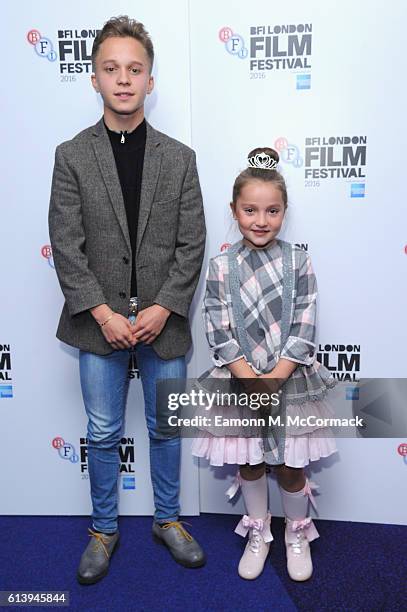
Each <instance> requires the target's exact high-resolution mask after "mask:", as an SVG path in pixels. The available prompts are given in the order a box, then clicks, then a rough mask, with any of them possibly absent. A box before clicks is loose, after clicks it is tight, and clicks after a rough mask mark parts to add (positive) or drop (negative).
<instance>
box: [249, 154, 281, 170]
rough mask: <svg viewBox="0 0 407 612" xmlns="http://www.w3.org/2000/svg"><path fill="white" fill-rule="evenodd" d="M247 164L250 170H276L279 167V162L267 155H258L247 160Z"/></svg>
mask: <svg viewBox="0 0 407 612" xmlns="http://www.w3.org/2000/svg"><path fill="white" fill-rule="evenodd" d="M247 163H248V164H249V167H250V168H260V169H261V170H274V169H275V168H276V166H277V163H278V162H277V161H276V160H275V159H274V158H273V157H271V155H268V154H267V153H257V155H253V157H248V158H247Z"/></svg>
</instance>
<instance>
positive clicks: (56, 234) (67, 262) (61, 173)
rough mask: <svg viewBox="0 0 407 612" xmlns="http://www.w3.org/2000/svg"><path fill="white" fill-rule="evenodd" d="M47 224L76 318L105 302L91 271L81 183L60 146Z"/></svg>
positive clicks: (60, 276) (56, 263)
mask: <svg viewBox="0 0 407 612" xmlns="http://www.w3.org/2000/svg"><path fill="white" fill-rule="evenodd" d="M48 222H49V235H50V240H51V246H52V255H53V258H54V263H55V270H56V273H57V276H58V280H59V283H60V285H61V289H62V292H63V294H64V296H65V300H66V304H67V307H68V311H69V314H70V315H71V316H74V315H76V314H78V313H80V312H83V311H84V310H88V309H89V308H93V307H94V306H98V305H99V304H104V303H106V299H105V296H104V295H103V291H102V289H101V287H100V285H99V283H98V281H97V279H96V277H95V275H94V274H93V272H92V271H91V270H90V269H89V265H88V258H87V256H86V252H85V232H84V228H83V223H82V210H81V196H80V193H79V187H78V181H77V179H76V177H75V175H74V173H73V171H72V169H71V168H70V167H69V165H68V163H67V161H66V159H65V157H64V154H63V151H62V150H61V146H58V147H57V149H56V152H55V165H54V172H53V177H52V186H51V199H50V206H49V215H48Z"/></svg>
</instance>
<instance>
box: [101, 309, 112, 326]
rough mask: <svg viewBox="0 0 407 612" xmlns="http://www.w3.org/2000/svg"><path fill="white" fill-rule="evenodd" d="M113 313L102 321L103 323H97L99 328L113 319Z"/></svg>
mask: <svg viewBox="0 0 407 612" xmlns="http://www.w3.org/2000/svg"><path fill="white" fill-rule="evenodd" d="M113 315H114V312H112V313H111V314H110V315H109V316H108V317H107V319H106V321H103V323H99V325H100V327H103V326H104V325H106V323H109V321H110V319H111V318H112V317H113Z"/></svg>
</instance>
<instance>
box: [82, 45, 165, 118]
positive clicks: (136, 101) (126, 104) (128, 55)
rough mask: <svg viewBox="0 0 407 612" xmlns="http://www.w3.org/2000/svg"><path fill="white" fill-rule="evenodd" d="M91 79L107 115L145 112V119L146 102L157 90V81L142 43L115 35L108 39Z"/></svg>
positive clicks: (97, 58)
mask: <svg viewBox="0 0 407 612" xmlns="http://www.w3.org/2000/svg"><path fill="white" fill-rule="evenodd" d="M91 79H92V85H93V87H94V89H95V90H96V91H97V92H98V93H100V94H101V96H102V98H103V102H104V106H105V112H106V110H108V111H110V112H111V113H113V114H116V115H121V116H123V115H125V116H129V115H135V114H136V113H137V112H140V111H141V114H142V115H143V116H144V112H143V108H144V100H145V97H146V95H147V94H149V93H151V92H152V90H153V87H154V79H153V77H152V76H151V75H150V61H149V58H148V55H147V52H146V50H145V49H144V47H143V45H142V44H141V43H140V42H139V41H138V40H135V39H134V38H130V37H125V38H120V37H115V36H112V37H109V38H107V39H106V40H104V41H103V43H102V44H101V45H100V47H99V50H98V53H97V55H96V59H95V73H94V74H92V77H91Z"/></svg>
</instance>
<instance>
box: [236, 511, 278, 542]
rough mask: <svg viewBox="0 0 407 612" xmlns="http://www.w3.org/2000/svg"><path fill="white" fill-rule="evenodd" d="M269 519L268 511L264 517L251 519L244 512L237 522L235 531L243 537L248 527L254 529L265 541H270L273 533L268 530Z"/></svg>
mask: <svg viewBox="0 0 407 612" xmlns="http://www.w3.org/2000/svg"><path fill="white" fill-rule="evenodd" d="M270 519H271V514H270V512H268V513H267V516H266V518H265V519H253V518H251V517H250V516H248V515H247V514H245V515H244V516H242V518H241V519H240V521H239V522H238V524H237V527H236V529H235V533H237V534H238V535H240V536H242V538H245V537H246V535H247V532H248V531H249V529H256V530H257V531H258V532H259V533H260V534H261V535H262V537H263V540H264V541H265V542H272V541H273V535H272V533H271V531H270Z"/></svg>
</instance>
